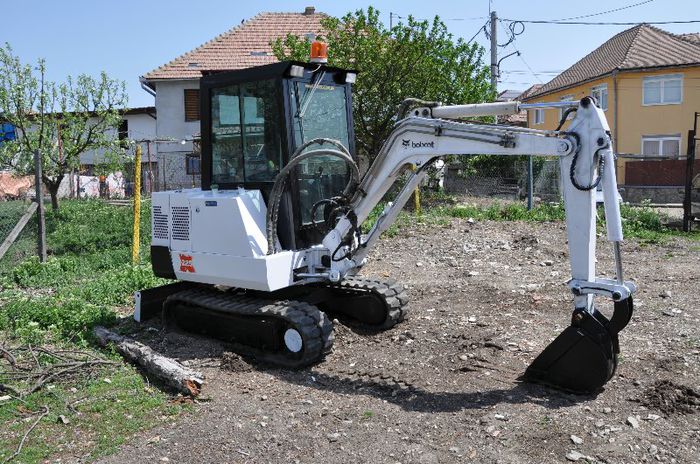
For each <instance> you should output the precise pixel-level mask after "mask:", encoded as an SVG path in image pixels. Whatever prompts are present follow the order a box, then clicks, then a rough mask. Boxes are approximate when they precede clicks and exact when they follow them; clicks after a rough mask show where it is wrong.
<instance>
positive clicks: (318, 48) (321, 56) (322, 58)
mask: <svg viewBox="0 0 700 464" xmlns="http://www.w3.org/2000/svg"><path fill="white" fill-rule="evenodd" d="M309 61H310V62H311V63H328V44H326V43H323V42H321V41H318V40H314V41H313V42H311V56H310V59H309Z"/></svg>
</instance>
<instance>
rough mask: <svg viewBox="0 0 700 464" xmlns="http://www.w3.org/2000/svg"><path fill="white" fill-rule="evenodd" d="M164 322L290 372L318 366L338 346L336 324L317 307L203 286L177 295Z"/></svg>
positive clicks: (169, 303) (169, 299)
mask: <svg viewBox="0 0 700 464" xmlns="http://www.w3.org/2000/svg"><path fill="white" fill-rule="evenodd" d="M163 320H164V323H165V325H166V327H168V328H172V327H173V326H177V327H179V328H180V329H182V330H185V331H187V332H195V333H201V334H204V335H207V336H212V337H214V338H218V339H221V340H223V341H225V342H228V343H231V344H233V346H234V350H235V351H236V352H238V353H239V354H241V355H244V356H252V357H253V358H255V359H256V360H258V361H262V362H266V363H270V364H275V365H278V366H282V367H287V368H300V367H304V366H307V365H309V364H312V363H315V362H317V361H319V360H321V359H322V358H323V356H324V355H325V354H326V353H328V352H329V351H330V349H331V347H332V346H333V325H332V323H331V321H330V319H329V318H328V317H327V316H326V314H325V313H324V312H323V311H321V310H319V309H318V308H317V307H315V306H314V305H311V304H309V303H307V302H303V301H294V300H280V301H276V300H269V299H261V298H256V297H254V296H250V295H249V294H247V293H245V292H242V291H238V292H236V291H221V290H218V289H216V288H213V287H205V286H202V287H198V288H192V289H187V290H183V291H180V292H177V293H173V294H171V295H170V296H168V297H167V298H166V299H165V303H164V304H163Z"/></svg>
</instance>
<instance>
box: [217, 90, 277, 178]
mask: <svg viewBox="0 0 700 464" xmlns="http://www.w3.org/2000/svg"><path fill="white" fill-rule="evenodd" d="M278 89H279V85H278V84H277V83H276V82H275V80H266V81H258V82H248V83H244V84H240V85H230V86H226V87H221V88H217V89H213V90H212V94H211V95H212V97H211V98H212V101H211V121H212V134H211V135H212V184H231V183H237V182H272V181H274V179H275V176H276V175H277V173H278V172H279V170H280V165H281V162H282V148H281V135H280V134H281V132H280V127H279V122H278V121H279V117H280V109H279V103H278V102H279V98H278V97H279V90H278Z"/></svg>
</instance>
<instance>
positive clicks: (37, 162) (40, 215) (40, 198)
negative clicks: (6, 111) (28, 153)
mask: <svg viewBox="0 0 700 464" xmlns="http://www.w3.org/2000/svg"><path fill="white" fill-rule="evenodd" d="M34 184H35V189H36V190H35V191H36V203H37V205H38V207H37V209H36V214H37V219H38V221H39V227H38V234H37V235H38V236H37V252H38V254H39V262H42V263H44V262H46V224H45V222H44V194H43V192H42V191H41V153H40V152H39V150H34Z"/></svg>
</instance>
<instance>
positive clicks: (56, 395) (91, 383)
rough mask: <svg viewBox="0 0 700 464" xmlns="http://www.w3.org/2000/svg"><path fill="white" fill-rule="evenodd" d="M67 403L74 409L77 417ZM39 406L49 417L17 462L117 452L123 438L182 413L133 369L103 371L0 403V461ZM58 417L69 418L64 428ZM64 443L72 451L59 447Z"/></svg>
mask: <svg viewBox="0 0 700 464" xmlns="http://www.w3.org/2000/svg"><path fill="white" fill-rule="evenodd" d="M114 359H115V360H118V358H117V357H115V358H114ZM105 379H108V380H109V382H110V383H107V382H106V381H105ZM69 385H70V386H69ZM71 388H74V389H75V391H72V390H71ZM68 405H73V408H74V409H75V410H76V411H77V414H76V413H75V412H73V411H72V410H71V409H70V408H69V407H68ZM43 406H47V407H48V408H49V414H48V416H46V417H45V418H43V419H42V420H41V422H40V423H39V426H37V428H36V429H35V430H34V431H33V432H32V433H31V434H30V435H29V438H28V440H27V442H26V443H25V446H24V448H23V451H22V453H21V454H20V456H19V457H18V458H17V461H16V462H22V463H27V462H42V461H43V460H45V459H46V458H47V457H49V456H61V455H63V454H64V453H68V456H70V457H71V458H72V459H75V457H77V456H80V455H82V454H88V455H89V456H90V458H97V457H99V456H104V455H106V454H110V453H113V452H114V451H116V449H117V447H118V446H119V445H120V444H122V443H124V441H125V440H126V439H127V438H129V437H131V436H133V435H135V434H136V433H138V432H139V431H141V430H144V429H148V428H152V427H154V426H156V425H158V424H161V423H163V422H165V421H167V420H169V419H170V418H171V417H172V416H173V415H176V414H178V413H179V412H180V411H182V409H183V406H181V405H177V404H170V403H169V402H168V396H167V395H166V394H164V393H162V392H161V391H159V390H157V389H155V388H153V387H150V386H148V385H147V384H146V383H145V382H144V379H143V377H142V376H141V375H140V374H139V373H138V372H137V371H136V370H135V369H133V368H131V367H128V366H121V367H115V368H112V367H110V368H105V369H102V370H100V371H99V372H98V375H96V376H95V377H93V378H83V379H79V380H78V381H77V382H76V383H71V384H67V385H56V386H55V387H54V388H52V389H50V390H42V391H40V392H37V393H34V394H32V395H29V396H27V397H26V398H25V400H24V402H21V401H19V400H11V401H6V402H3V403H2V404H0V423H1V424H3V430H4V432H0V462H4V461H5V459H6V458H7V457H9V455H11V454H12V453H13V452H14V450H15V449H17V446H18V444H19V440H20V439H21V437H22V436H23V435H24V433H25V432H26V430H27V429H28V428H29V426H30V425H31V423H32V422H33V421H34V420H35V418H36V417H37V416H32V417H31V418H30V420H28V421H27V420H23V418H24V417H26V416H27V412H28V411H31V412H40V411H43ZM61 415H62V416H64V417H65V418H67V419H68V421H69V423H68V424H63V423H62V422H59V416H61ZM69 443H72V444H73V446H75V449H73V450H70V451H69V450H68V449H67V448H64V449H63V450H62V449H61V448H60V447H65V446H66V445H67V444H69ZM72 459H68V460H72Z"/></svg>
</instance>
